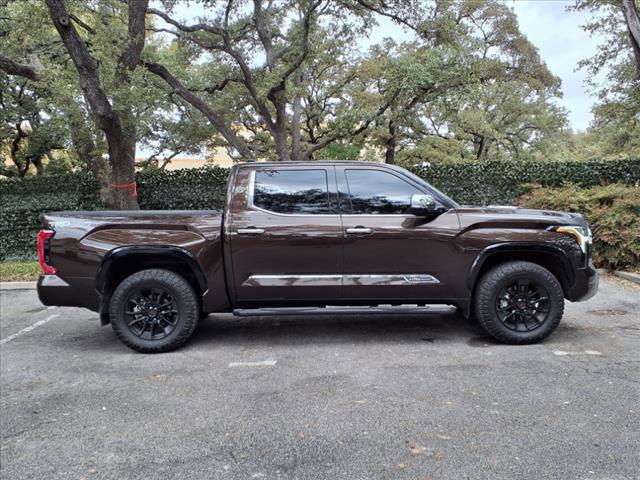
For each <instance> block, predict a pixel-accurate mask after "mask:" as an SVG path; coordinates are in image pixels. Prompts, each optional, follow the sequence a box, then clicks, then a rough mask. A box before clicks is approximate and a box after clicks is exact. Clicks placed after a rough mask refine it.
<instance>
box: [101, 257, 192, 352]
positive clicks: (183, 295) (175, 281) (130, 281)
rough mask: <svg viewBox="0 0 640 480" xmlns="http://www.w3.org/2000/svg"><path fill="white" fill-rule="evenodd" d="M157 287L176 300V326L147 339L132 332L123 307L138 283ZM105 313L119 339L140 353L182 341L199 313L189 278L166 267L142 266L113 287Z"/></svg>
mask: <svg viewBox="0 0 640 480" xmlns="http://www.w3.org/2000/svg"><path fill="white" fill-rule="evenodd" d="M142 286H144V287H158V288H162V289H164V290H166V291H167V292H169V293H170V294H171V296H172V297H173V298H174V299H175V301H176V306H177V309H178V317H177V322H176V327H175V328H174V329H173V331H172V332H171V333H170V334H169V335H167V336H166V337H164V338H162V339H158V340H147V339H142V338H140V337H138V336H136V335H135V334H134V333H133V332H132V331H131V330H130V329H129V327H128V325H127V319H126V316H125V313H124V312H125V309H126V306H127V300H128V298H129V296H130V295H131V294H132V293H133V292H134V291H135V290H136V289H139V288H140V287H142ZM109 316H110V318H111V325H112V328H113V330H114V331H115V333H116V334H117V335H118V337H119V338H120V340H122V342H123V343H124V344H125V345H127V346H129V347H130V348H133V349H134V350H137V351H139V352H144V353H156V352H165V351H169V350H173V349H175V348H177V347H179V346H180V345H182V344H183V343H184V342H185V341H186V340H187V339H188V338H189V337H190V336H191V334H192V333H193V330H194V329H195V327H196V325H197V322H198V319H199V317H200V313H199V310H198V301H197V297H196V294H195V292H194V290H193V288H192V287H191V285H190V284H189V282H188V281H187V280H186V279H185V278H184V277H182V276H180V275H179V274H177V273H175V272H171V271H169V270H160V269H152V270H143V271H140V272H137V273H134V274H133V275H131V276H130V277H127V278H126V279H125V280H124V281H123V282H122V283H121V284H120V285H119V286H118V287H117V288H116V290H115V292H114V294H113V296H112V297H111V301H110V303H109Z"/></svg>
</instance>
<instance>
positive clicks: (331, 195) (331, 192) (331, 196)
mask: <svg viewBox="0 0 640 480" xmlns="http://www.w3.org/2000/svg"><path fill="white" fill-rule="evenodd" d="M258 170H260V171H281V172H282V171H300V170H302V171H304V170H324V172H325V174H326V176H327V194H328V198H327V199H328V204H329V208H330V209H331V208H334V209H335V207H334V205H335V204H336V198H335V191H336V190H335V188H336V187H335V183H336V179H335V167H332V166H326V165H318V166H317V168H315V165H314V168H308V167H301V168H295V167H292V166H286V167H275V166H269V167H264V168H260V167H257V168H252V169H251V172H250V174H249V184H248V186H247V192H248V193H247V210H254V211H256V210H257V211H259V212H263V213H268V214H270V215H280V216H282V217H339V216H340V212H339V211H334V213H280V212H274V211H273V210H267V209H266V208H262V207H258V206H257V205H255V204H254V203H253V195H254V190H255V186H256V172H257V171H258ZM331 172H333V175H331ZM332 179H333V184H332Z"/></svg>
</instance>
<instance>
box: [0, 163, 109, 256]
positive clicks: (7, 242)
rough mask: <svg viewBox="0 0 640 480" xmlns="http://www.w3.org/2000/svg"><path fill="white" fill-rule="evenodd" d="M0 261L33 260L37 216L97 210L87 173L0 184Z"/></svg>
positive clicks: (94, 185)
mask: <svg viewBox="0 0 640 480" xmlns="http://www.w3.org/2000/svg"><path fill="white" fill-rule="evenodd" d="M0 197H1V198H2V203H1V204H0V260H7V259H20V258H33V257H35V254H36V249H35V235H36V233H37V232H38V230H39V229H40V228H41V226H42V224H41V223H40V218H39V217H40V214H41V213H46V212H52V211H59V210H93V209H95V208H99V207H100V203H99V193H98V183H97V182H96V181H95V180H94V178H93V177H92V176H91V175H90V174H88V173H86V172H82V173H74V174H70V175H56V176H53V175H52V176H46V177H26V178H20V179H19V178H11V179H8V180H3V181H1V182H0Z"/></svg>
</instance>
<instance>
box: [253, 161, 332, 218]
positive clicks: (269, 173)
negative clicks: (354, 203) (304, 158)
mask: <svg viewBox="0 0 640 480" xmlns="http://www.w3.org/2000/svg"><path fill="white" fill-rule="evenodd" d="M253 205H254V206H255V207H258V208H261V209H263V210H268V211H270V212H275V213H281V214H289V215H292V214H298V215H322V214H330V213H333V212H332V211H331V208H330V205H329V188H328V183H327V171H326V170H322V169H318V170H271V169H270V170H256V172H255V177H254V182H253Z"/></svg>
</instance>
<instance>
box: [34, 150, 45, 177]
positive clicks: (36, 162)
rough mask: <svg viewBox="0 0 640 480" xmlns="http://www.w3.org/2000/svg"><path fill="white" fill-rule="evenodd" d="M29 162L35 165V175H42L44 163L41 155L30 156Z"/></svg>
mask: <svg viewBox="0 0 640 480" xmlns="http://www.w3.org/2000/svg"><path fill="white" fill-rule="evenodd" d="M31 163H32V164H33V166H34V167H36V177H40V176H42V174H43V173H44V165H43V164H42V155H35V156H34V157H31Z"/></svg>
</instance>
